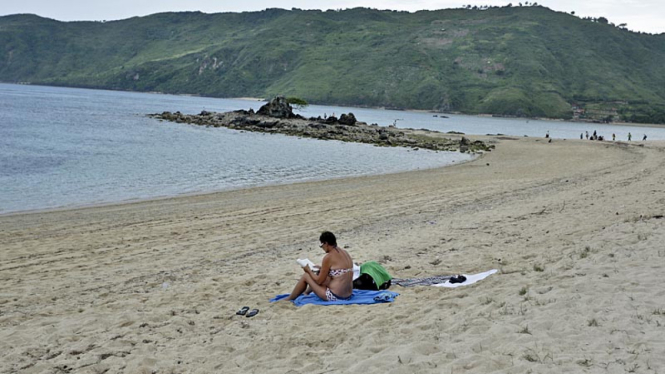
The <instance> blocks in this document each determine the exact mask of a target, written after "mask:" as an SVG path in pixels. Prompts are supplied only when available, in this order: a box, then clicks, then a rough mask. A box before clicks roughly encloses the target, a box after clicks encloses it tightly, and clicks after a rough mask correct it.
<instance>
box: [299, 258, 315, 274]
mask: <svg viewBox="0 0 665 374" xmlns="http://www.w3.org/2000/svg"><path fill="white" fill-rule="evenodd" d="M296 262H297V263H298V265H300V266H301V267H305V266H307V265H309V268H310V269H311V270H312V271H319V267H318V266H316V264H314V263H313V262H312V261H310V260H309V259H308V258H299V259H297V260H296Z"/></svg>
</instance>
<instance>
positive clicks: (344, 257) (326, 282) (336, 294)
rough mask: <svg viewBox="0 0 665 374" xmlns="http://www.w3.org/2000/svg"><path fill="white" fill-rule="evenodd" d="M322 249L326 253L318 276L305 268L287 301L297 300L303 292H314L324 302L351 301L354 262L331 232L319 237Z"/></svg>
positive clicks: (307, 267)
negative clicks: (338, 244)
mask: <svg viewBox="0 0 665 374" xmlns="http://www.w3.org/2000/svg"><path fill="white" fill-rule="evenodd" d="M319 241H320V242H321V245H320V247H321V249H323V250H324V251H325V252H326V255H325V256H324V257H323V262H322V263H321V268H320V269H319V272H318V274H317V273H315V272H314V271H312V269H310V268H309V266H305V267H304V268H303V270H304V271H305V274H303V275H302V277H301V278H300V280H299V281H298V283H297V284H296V286H295V288H293V291H292V292H291V295H290V296H289V298H288V299H287V300H295V299H296V298H297V297H298V296H300V295H301V294H302V293H303V292H305V291H307V293H309V292H310V291H313V292H314V293H315V294H316V295H317V296H318V297H320V298H322V299H323V300H328V301H336V300H346V299H349V298H350V297H351V295H352V293H353V261H352V260H351V256H350V255H349V253H348V252H347V251H345V250H343V249H342V248H339V247H338V246H337V239H336V238H335V235H334V234H333V233H332V232H330V231H325V232H323V233H322V234H321V237H319Z"/></svg>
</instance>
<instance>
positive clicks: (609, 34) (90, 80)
mask: <svg viewBox="0 0 665 374" xmlns="http://www.w3.org/2000/svg"><path fill="white" fill-rule="evenodd" d="M664 60H665V35H657V36H655V35H643V34H635V33H631V32H628V31H626V30H620V29H617V28H615V27H612V26H611V25H603V24H598V23H592V22H589V21H584V20H581V19H579V18H576V17H574V16H571V15H568V14H564V13H557V12H553V11H551V10H549V9H546V8H542V7H529V8H507V7H504V8H493V9H489V10H485V11H480V10H465V9H450V10H440V11H422V12H417V13H414V14H411V13H406V12H393V11H377V10H369V9H361V8H357V9H350V10H345V11H341V12H334V11H328V12H320V11H297V10H296V11H284V10H277V9H272V10H267V11H263V12H252V13H219V14H203V13H198V12H194V13H162V14H156V15H152V16H148V17H141V18H138V17H137V18H131V19H127V20H122V21H114V22H106V23H100V22H70V23H63V22H58V21H53V20H49V19H44V18H40V17H37V16H30V15H16V16H7V17H1V18H0V80H2V81H5V82H25V81H27V82H32V83H41V84H58V85H68V86H83V87H99V88H112V89H122V90H139V91H162V92H169V93H190V94H200V95H207V96H220V97H232V96H270V95H274V94H284V95H293V96H299V97H303V98H305V99H307V100H308V101H310V102H314V103H329V104H349V105H372V106H389V107H402V108H418V109H435V110H454V111H462V112H466V113H481V112H482V113H495V114H506V115H520V114H523V115H531V116H549V117H564V118H565V117H568V116H570V103H572V102H608V101H610V102H611V101H631V102H635V103H637V104H636V105H634V106H631V107H630V108H628V109H627V108H624V111H625V112H626V113H633V112H635V111H642V112H644V111H649V110H653V108H657V107H658V105H659V104H660V103H662V102H665V64H662V63H661V61H664ZM631 111H633V112H631Z"/></svg>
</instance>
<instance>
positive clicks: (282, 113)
mask: <svg viewBox="0 0 665 374" xmlns="http://www.w3.org/2000/svg"><path fill="white" fill-rule="evenodd" d="M257 113H258V114H261V115H264V116H270V117H274V118H293V117H295V115H294V114H293V108H291V105H290V104H289V103H287V102H286V99H285V98H284V96H277V97H275V98H274V99H272V100H270V102H268V103H267V104H265V105H263V106H262V107H261V108H260V109H259V111H258V112H257Z"/></svg>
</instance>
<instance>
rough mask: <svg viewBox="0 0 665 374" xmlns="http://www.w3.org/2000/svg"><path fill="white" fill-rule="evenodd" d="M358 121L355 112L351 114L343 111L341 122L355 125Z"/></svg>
mask: <svg viewBox="0 0 665 374" xmlns="http://www.w3.org/2000/svg"><path fill="white" fill-rule="evenodd" d="M356 122H357V120H356V116H354V115H353V113H349V114H344V113H342V115H341V116H340V117H339V123H341V124H342V125H346V126H353V125H355V124H356Z"/></svg>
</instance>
